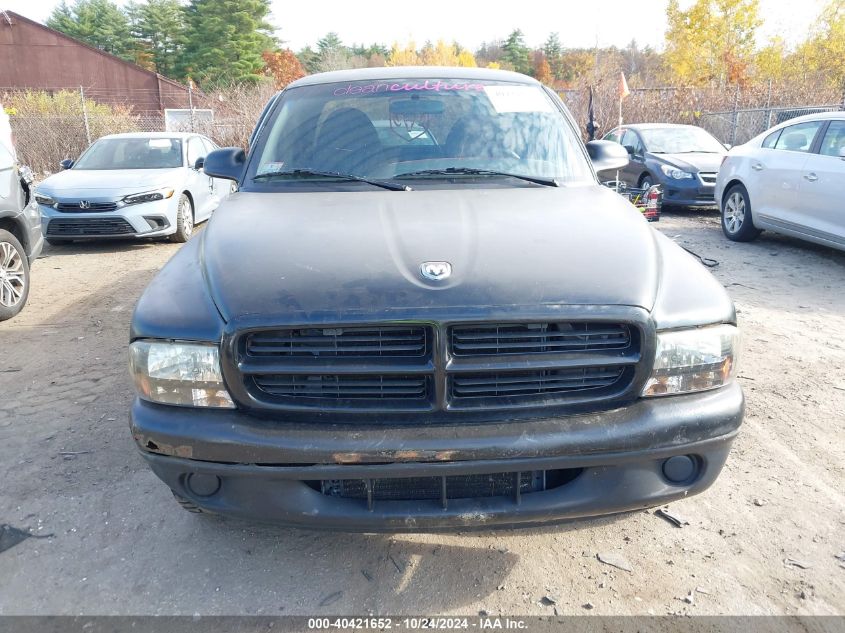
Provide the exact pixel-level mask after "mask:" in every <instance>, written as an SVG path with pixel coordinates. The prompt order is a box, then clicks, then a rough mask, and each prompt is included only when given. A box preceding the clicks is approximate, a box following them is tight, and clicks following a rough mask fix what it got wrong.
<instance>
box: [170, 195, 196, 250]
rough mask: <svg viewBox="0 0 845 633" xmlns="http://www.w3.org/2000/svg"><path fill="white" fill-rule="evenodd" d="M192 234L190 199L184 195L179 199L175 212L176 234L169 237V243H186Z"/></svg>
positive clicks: (192, 210) (192, 213) (192, 211)
mask: <svg viewBox="0 0 845 633" xmlns="http://www.w3.org/2000/svg"><path fill="white" fill-rule="evenodd" d="M193 234H194V207H193V205H191V199H190V198H188V196H186V195H185V194H184V193H183V194H182V195H181V196H180V197H179V210H178V211H177V212H176V232H175V233H174V234H173V235H171V236H170V241H171V242H178V243H182V242H187V241H188V240H189V239H191V235H193Z"/></svg>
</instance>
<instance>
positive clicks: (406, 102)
mask: <svg viewBox="0 0 845 633" xmlns="http://www.w3.org/2000/svg"><path fill="white" fill-rule="evenodd" d="M444 109H445V108H444V106H443V102H442V101H435V100H433V99H401V100H397V101H391V102H390V114H391V115H393V116H397V115H398V116H408V115H420V114H443V110H444Z"/></svg>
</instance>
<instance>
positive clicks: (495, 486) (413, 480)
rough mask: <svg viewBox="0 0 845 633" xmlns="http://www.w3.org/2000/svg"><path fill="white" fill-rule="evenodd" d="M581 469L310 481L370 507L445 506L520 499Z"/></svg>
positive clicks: (327, 492) (556, 485) (561, 482)
mask: <svg viewBox="0 0 845 633" xmlns="http://www.w3.org/2000/svg"><path fill="white" fill-rule="evenodd" d="M581 472H582V469H580V468H569V469H559V470H535V471H523V472H515V473H514V472H497V473H482V474H475V475H442V476H436V477H403V478H399V477H389V478H378V479H324V480H317V481H307V482H306V483H307V484H308V485H309V486H310V487H311V488H313V489H315V490H317V491H319V492H321V493H322V494H324V495H326V496H329V497H338V498H342V499H358V500H361V501H362V502H365V503H366V504H367V506H368V508H369V509H370V510H372V509H373V507H374V506H375V503H376V502H377V501H378V502H383V501H423V502H424V501H436V502H438V504H439V505H440V506H442V507H443V509H446V508H447V507H448V505H449V501H456V500H460V499H489V498H491V497H510V498H512V499H513V500H514V502H515V503H517V504H518V503H520V501H521V499H522V496H523V495H528V494H532V493H537V492H544V491H546V490H552V489H554V488H559V487H561V486H564V485H566V484H568V483H570V482H572V481H574V480H575V479H576V478H577V477H578V475H580V474H581Z"/></svg>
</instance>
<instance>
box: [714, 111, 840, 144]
mask: <svg viewBox="0 0 845 633" xmlns="http://www.w3.org/2000/svg"><path fill="white" fill-rule="evenodd" d="M842 109H843V105H842V104H836V105H820V106H803V107H798V108H754V109H749V110H728V111H724V112H704V113H702V115H701V116H700V117H699V120H698V125H700V126H701V127H703V128H704V129H705V130H707V131H708V132H710V133H711V134H712V135H713V136H715V137H716V138H718V139H719V140H721V141H722V142H723V143H728V144H730V145H741V144H742V143H747V142H748V141H750V140H751V139H752V138H754V137H755V136H757V135H758V134H762V133H763V132H765V131H766V130H768V129H769V128H770V127H774V126H775V125H778V124H779V123H783V122H784V121H789V120H790V119H794V118H795V117H799V116H804V115H805V114H818V113H819V112H836V111H837V110H842Z"/></svg>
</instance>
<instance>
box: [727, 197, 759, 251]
mask: <svg viewBox="0 0 845 633" xmlns="http://www.w3.org/2000/svg"><path fill="white" fill-rule="evenodd" d="M721 212H722V213H721V215H722V232H723V233H724V234H725V237H727V238H728V239H729V240H731V241H734V242H750V241H751V240H754V239H756V238H757V236H758V235H760V233H761V231H760V229H758V228H755V227H754V221H753V220H752V215H751V200H750V198H749V197H748V190H747V189H746V188H745V187H743V186H742V185H739V184H737V185H734V186H732V187H731V188H730V189H728V192H727V193H726V194H725V197H724V200H723V202H722V209H721Z"/></svg>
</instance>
